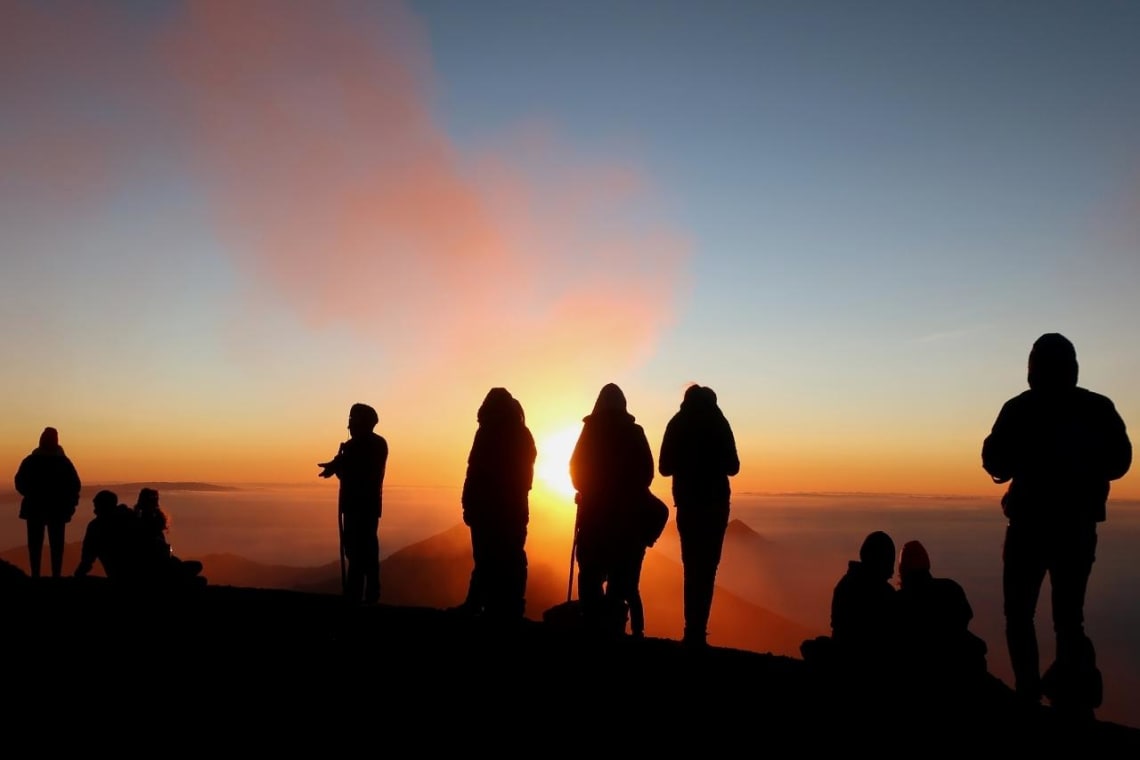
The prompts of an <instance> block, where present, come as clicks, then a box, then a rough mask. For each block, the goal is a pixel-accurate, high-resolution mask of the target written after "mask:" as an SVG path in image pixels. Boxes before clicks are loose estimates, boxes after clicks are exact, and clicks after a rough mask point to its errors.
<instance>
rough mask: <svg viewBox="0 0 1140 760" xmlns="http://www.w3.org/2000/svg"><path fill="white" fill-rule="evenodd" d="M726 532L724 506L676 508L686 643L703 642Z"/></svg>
mask: <svg viewBox="0 0 1140 760" xmlns="http://www.w3.org/2000/svg"><path fill="white" fill-rule="evenodd" d="M727 528H728V505H727V504H720V505H711V506H710V505H699V506H698V505H682V506H678V507H677V532H678V533H679V534H680V536H681V564H682V565H683V566H684V575H685V592H684V594H685V638H686V639H692V640H701V641H703V640H704V638H705V636H706V635H707V632H708V622H709V615H710V613H711V612H712V600H713V590H714V589H715V588H716V571H717V567H718V566H719V565H720V555H721V549H722V548H723V547H724V534H725V531H726V530H727Z"/></svg>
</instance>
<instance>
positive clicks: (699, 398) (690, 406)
mask: <svg viewBox="0 0 1140 760" xmlns="http://www.w3.org/2000/svg"><path fill="white" fill-rule="evenodd" d="M681 406H682V407H683V408H684V409H686V410H691V411H703V412H710V411H713V410H715V409H716V392H714V391H713V389H712V388H709V387H708V386H706V385H696V384H694V385H690V386H689V387H688V388H686V389H685V398H684V400H682V401H681Z"/></svg>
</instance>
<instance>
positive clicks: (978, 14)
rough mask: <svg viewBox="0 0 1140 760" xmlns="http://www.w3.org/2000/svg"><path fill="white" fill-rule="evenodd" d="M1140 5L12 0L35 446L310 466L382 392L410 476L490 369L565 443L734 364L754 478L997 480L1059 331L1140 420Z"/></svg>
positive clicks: (777, 483) (2, 130) (1097, 381)
mask: <svg viewBox="0 0 1140 760" xmlns="http://www.w3.org/2000/svg"><path fill="white" fill-rule="evenodd" d="M1138 39H1140V5H1138V4H1136V3H1124V2H1103V3H1080V2H1075V1H1074V2H1066V3H1053V2H1033V3H1002V4H994V3H980V2H979V3H975V2H955V3H927V2H913V1H908V2H869V3H859V4H851V3H847V2H817V3H800V2H707V3H672V2H655V3H652V4H650V3H643V2H605V3H592V2H580V1H579V2H567V3H560V2H543V3H531V2H521V1H519V2H495V1H493V0H482V1H481V2H479V3H458V2H443V1H442V0H441V1H439V2H427V1H422V2H409V3H406V4H397V3H391V4H387V3H377V2H370V3H340V2H322V3H301V2H299V3H287V2H256V1H249V2H241V3H230V2H210V1H207V2H194V3H186V4H182V3H158V2H155V3H149V2H148V3H142V2H139V3H130V2H123V3H117V4H110V3H78V2H24V1H22V0H17V1H15V2H13V1H12V0H8V2H5V3H4V4H3V5H2V6H0V256H2V259H0V267H2V268H0V318H2V319H3V323H4V325H5V328H6V329H5V330H4V337H3V338H2V339H0V340H2V341H3V349H4V351H3V354H4V361H2V362H0V383H2V387H3V389H4V396H3V401H2V402H0V404H2V407H0V457H2V459H3V461H6V462H8V463H9V466H10V468H11V470H12V472H14V471H15V468H16V466H17V464H18V462H19V459H20V458H21V457H22V456H23V455H24V454H26V453H27V452H28V451H29V450H30V449H31V448H32V447H33V446H34V445H35V443H36V440H37V438H38V436H39V433H40V430H41V429H42V428H43V427H44V426H45V425H53V426H56V427H58V428H59V430H60V436H61V443H62V444H63V445H64V447H65V449H67V450H68V452H69V453H70V454H71V455H72V457H73V458H74V459H75V461H76V464H77V466H78V467H79V469H80V474H81V475H82V476H83V477H84V479H85V480H87V481H89V482H95V481H96V480H104V481H107V480H140V479H165V480H176V479H178V480H181V479H193V480H226V481H309V480H312V479H313V478H315V476H316V472H317V469H316V467H315V463H316V462H318V461H323V460H324V459H325V458H326V457H327V456H328V455H330V454H331V453H333V452H334V451H335V447H336V445H337V443H338V441H340V440H342V438H343V437H344V435H345V430H344V424H345V418H346V415H347V410H348V407H349V405H350V404H351V403H353V402H356V401H364V402H367V403H371V404H373V405H374V406H375V407H376V408H377V409H378V411H379V414H380V420H381V421H380V427H379V432H381V433H382V434H384V435H385V436H386V437H387V438H388V440H389V444H390V446H391V450H392V458H391V463H390V469H389V481H390V482H391V483H395V484H401V485H440V484H454V483H457V482H458V481H461V479H462V473H463V467H464V463H465V457H466V453H467V449H468V447H469V446H470V441H471V436H472V434H473V432H474V425H475V411H476V409H477V407H478V405H479V403H480V401H481V400H482V398H483V396H484V394H485V393H486V391H487V389H488V388H490V387H492V386H495V385H501V386H505V387H507V388H509V389H510V390H511V391H512V392H513V393H514V394H515V395H516V396H517V397H518V398H519V399H520V400H521V401H522V403H523V405H524V407H525V408H526V411H527V416H528V422H529V423H530V425H531V428H532V430H533V431H534V432H535V436H536V438H537V439H538V442H539V446H540V449H544V447H543V444H544V442H549V441H550V440H551V437H552V436H555V437H556V436H557V434H559V433H562V440H563V441H565V440H567V433H566V431H568V430H570V429H572V428H573V426H575V425H576V424H577V423H578V422H579V421H580V418H581V417H582V416H583V415H585V414H586V413H587V412H588V411H589V410H590V407H591V406H592V403H593V399H594V397H595V395H596V393H597V391H598V389H599V388H600V387H601V386H602V385H603V384H604V383H606V382H611V381H613V382H617V383H618V384H619V385H621V386H622V387H623V389H624V390H625V392H626V395H627V397H628V399H629V405H630V411H631V412H632V413H633V414H634V415H635V416H636V417H637V418H638V420H639V421H640V422H641V423H642V424H643V425H644V426H645V428H646V432H647V434H648V435H649V438H650V442H651V444H652V445H653V448H654V451H656V449H657V447H658V445H659V443H660V437H661V434H662V432H663V430H664V426H665V424H666V422H667V421H668V419H669V416H670V415H671V414H673V412H674V411H675V410H676V407H677V403H678V402H679V400H680V397H681V394H682V392H683V390H684V388H685V386H686V385H687V384H688V383H690V382H700V383H702V384H705V385H709V386H711V387H713V388H714V389H715V390H716V391H717V393H718V395H719V397H720V401H721V406H722V408H723V409H724V410H725V412H726V414H727V415H728V416H729V419H730V421H731V422H732V424H733V426H734V429H735V431H736V435H737V439H738V444H739V448H740V452H741V457H742V461H743V466H742V470H741V474H740V476H739V477H738V478H737V482H736V486H735V487H736V488H737V489H738V490H755V491H816V490H826V491H839V490H841V491H856V490H857V491H895V492H904V491H905V492H916V493H992V494H993V495H994V496H995V498H996V497H997V495H998V492H999V490H1000V489H998V487H996V486H994V485H993V484H992V483H990V482H989V479H988V478H987V476H986V475H985V473H984V472H983V471H982V470H981V467H980V456H979V451H980V445H981V440H982V438H983V437H984V436H985V434H986V433H987V432H988V431H989V427H990V425H991V424H992V422H993V418H994V416H995V415H996V413H997V410H998V408H999V407H1000V405H1001V404H1002V402H1004V401H1005V400H1006V399H1007V398H1008V397H1010V396H1012V395H1015V394H1016V393H1018V392H1020V391H1021V390H1022V389H1023V388H1024V387H1025V361H1026V356H1027V354H1028V350H1029V347H1030V345H1031V344H1032V342H1033V340H1034V339H1035V338H1036V337H1038V336H1039V335H1040V334H1041V333H1044V332H1054V331H1057V332H1062V333H1064V334H1066V335H1067V336H1069V337H1070V338H1071V339H1072V340H1073V342H1074V343H1075V344H1076V346H1077V351H1078V358H1079V360H1080V363H1081V382H1082V385H1085V386H1086V387H1089V388H1092V389H1094V390H1097V391H1100V392H1103V393H1105V394H1107V395H1109V396H1110V397H1111V398H1113V399H1114V401H1115V402H1116V404H1117V407H1118V409H1119V410H1120V412H1121V414H1122V415H1123V417H1124V419H1125V422H1126V423H1130V424H1131V425H1132V427H1133V428H1140V383H1138V382H1137V381H1138V379H1140V341H1138V340H1137V338H1136V336H1137V332H1138V329H1140V299H1137V297H1136V293H1137V291H1136V288H1137V284H1138V283H1140V89H1138V85H1137V82H1140V45H1137V44H1136V41H1137V40H1138ZM572 438H573V434H572V433H570V434H569V440H571V441H572ZM556 451H557V452H558V453H557V454H556V453H555V452H556ZM543 453H545V455H546V456H547V457H555V460H556V461H555V469H557V466H558V465H559V464H560V462H559V461H557V459H558V457H563V458H564V456H565V451H564V450H560V449H558V448H557V447H556V446H554V445H553V443H550V444H549V445H547V446H546V447H545V449H544V451H543V452H541V453H540V456H541V455H542V454H543ZM548 464H549V463H548ZM1115 488H1116V490H1115V493H1116V494H1117V495H1118V496H1126V497H1130V498H1140V477H1137V476H1135V475H1129V476H1128V477H1126V478H1125V479H1123V480H1122V481H1120V482H1119V483H1118V484H1117V485H1116V487H1115Z"/></svg>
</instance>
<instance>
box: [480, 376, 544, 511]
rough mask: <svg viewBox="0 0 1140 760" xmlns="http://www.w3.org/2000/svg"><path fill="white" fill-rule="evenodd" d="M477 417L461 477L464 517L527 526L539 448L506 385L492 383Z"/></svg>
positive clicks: (517, 403) (520, 407) (518, 405)
mask: <svg viewBox="0 0 1140 760" xmlns="http://www.w3.org/2000/svg"><path fill="white" fill-rule="evenodd" d="M478 422H479V427H478V429H477V430H476V431H475V440H474V441H473V442H472V444H471V452H470V454H469V455H468V457H467V474H466V477H465V478H464V480H463V497H462V501H463V522H464V523H465V524H467V525H473V524H487V523H491V524H496V525H526V524H527V523H528V522H529V520H530V508H529V503H528V502H529V493H530V489H531V486H532V485H533V483H534V461H535V459H536V457H537V454H538V451H537V449H536V448H535V445H534V436H533V435H531V432H530V430H529V429H528V428H527V426H526V421H525V418H524V416H523V410H522V405H521V404H519V402H518V400H516V399H515V398H514V397H513V396H512V395H511V394H510V393H509V392H508V391H507V390H506V389H505V388H492V389H491V390H490V391H489V392H488V393H487V396H486V398H484V400H483V403H482V405H481V406H480V407H479V412H478Z"/></svg>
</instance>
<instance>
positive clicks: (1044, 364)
mask: <svg viewBox="0 0 1140 760" xmlns="http://www.w3.org/2000/svg"><path fill="white" fill-rule="evenodd" d="M1077 374H1078V364H1077V354H1076V349H1075V348H1074V347H1073V344H1072V343H1071V342H1070V341H1069V340H1068V339H1067V338H1066V337H1065V336H1063V335H1061V334H1059V333H1047V334H1045V335H1042V336H1041V337H1039V338H1038V339H1037V340H1036V341H1035V342H1034V344H1033V347H1032V350H1031V351H1030V353H1029V362H1028V374H1027V379H1028V384H1029V388H1028V390H1026V391H1023V392H1022V393H1020V394H1018V395H1017V396H1015V397H1013V398H1011V399H1010V400H1008V401H1007V402H1006V403H1005V404H1004V405H1003V406H1002V408H1001V410H1000V412H999V413H998V416H997V419H996V420H995V422H994V425H993V429H992V430H991V431H990V433H989V435H988V436H987V437H986V438H985V440H984V441H983V443H982V467H983V468H984V469H985V471H986V472H987V473H988V474H989V475H990V476H991V477H992V479H993V481H994V482H995V483H999V484H1004V483H1008V484H1009V486H1008V488H1007V490H1006V492H1005V494H1004V496H1003V497H1002V500H1001V505H1002V511H1003V513H1004V514H1005V517H1006V518H1007V520H1008V525H1007V527H1006V532H1005V543H1004V547H1003V550H1002V561H1003V571H1002V592H1003V595H1004V612H1005V622H1006V643H1007V646H1008V647H1009V656H1010V662H1011V665H1012V666H1013V673H1014V680H1015V689H1016V691H1017V693H1018V694H1019V695H1021V696H1023V697H1026V698H1027V699H1028V700H1029V701H1030V702H1033V703H1036V702H1038V701H1040V699H1041V697H1042V696H1043V695H1044V696H1048V697H1049V699H1050V701H1051V702H1052V703H1053V704H1054V705H1055V706H1059V707H1060V706H1072V707H1075V708H1077V709H1080V710H1081V711H1086V712H1087V711H1091V710H1093V709H1095V708H1096V707H1098V706H1099V705H1100V701H1101V696H1102V695H1101V694H1100V691H1101V685H1100V682H1099V681H1100V677H1099V671H1097V670H1096V665H1095V652H1094V650H1093V647H1092V642H1091V641H1090V640H1089V638H1088V637H1087V635H1086V634H1085V628H1084V604H1085V593H1086V590H1087V588H1088V581H1089V575H1090V574H1091V572H1092V566H1093V562H1094V560H1095V556H1096V545H1097V523H1100V522H1104V520H1105V517H1106V504H1107V501H1108V494H1109V484H1110V482H1111V481H1113V480H1117V479H1119V478H1121V477H1123V476H1124V475H1125V473H1127V472H1128V470H1129V468H1130V466H1131V464H1132V444H1131V441H1130V440H1129V438H1128V433H1127V430H1126V428H1125V424H1124V421H1123V420H1122V419H1121V417H1120V414H1119V413H1118V412H1117V411H1116V407H1115V406H1114V405H1113V403H1112V401H1111V400H1109V399H1108V398H1107V397H1105V396H1102V395H1100V394H1098V393H1094V392H1092V391H1090V390H1087V389H1085V388H1082V387H1080V386H1078V385H1077ZM1046 574H1048V575H1049V581H1050V586H1051V587H1052V607H1053V630H1054V634H1055V636H1056V660H1055V662H1054V665H1053V666H1052V667H1051V668H1050V670H1051V671H1052V672H1053V673H1054V674H1058V673H1060V674H1062V675H1061V677H1059V678H1054V679H1051V680H1053V681H1055V682H1056V683H1059V684H1063V685H1065V686H1062V688H1061V689H1060V690H1059V691H1057V692H1054V693H1053V694H1045V690H1044V689H1043V682H1042V677H1041V675H1040V662H1039V653H1038V644H1037V634H1036V630H1035V626H1034V621H1033V618H1034V614H1035V612H1036V609H1037V601H1038V596H1039V595H1040V592H1041V584H1042V581H1043V580H1044V578H1045V575H1046ZM1068 687H1072V688H1068Z"/></svg>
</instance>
